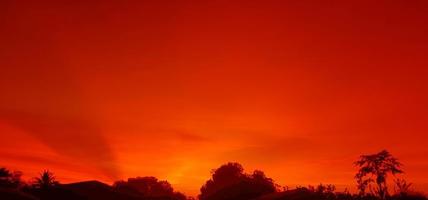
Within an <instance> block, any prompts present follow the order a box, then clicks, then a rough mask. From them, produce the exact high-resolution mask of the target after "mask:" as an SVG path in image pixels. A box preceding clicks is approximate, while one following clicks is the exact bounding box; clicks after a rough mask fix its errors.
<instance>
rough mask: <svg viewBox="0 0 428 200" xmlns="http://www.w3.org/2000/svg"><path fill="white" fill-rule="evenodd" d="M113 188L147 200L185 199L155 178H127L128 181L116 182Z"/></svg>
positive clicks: (167, 184) (165, 182) (166, 183)
mask: <svg viewBox="0 0 428 200" xmlns="http://www.w3.org/2000/svg"><path fill="white" fill-rule="evenodd" d="M113 187H114V188H115V189H116V190H117V191H119V192H122V193H128V194H132V195H134V196H137V197H142V198H147V199H153V198H155V199H171V200H185V199H186V196H184V195H183V194H182V193H179V192H174V189H173V188H172V186H171V184H169V183H168V182H167V181H159V180H158V179H157V178H155V177H137V178H129V179H128V181H117V182H116V183H114V185H113Z"/></svg>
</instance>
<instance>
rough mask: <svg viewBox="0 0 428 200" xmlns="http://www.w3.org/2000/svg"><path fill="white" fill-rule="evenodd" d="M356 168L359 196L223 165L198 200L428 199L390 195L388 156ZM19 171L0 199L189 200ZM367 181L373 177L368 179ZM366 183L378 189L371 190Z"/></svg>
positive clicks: (138, 184)
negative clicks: (28, 177) (27, 176)
mask: <svg viewBox="0 0 428 200" xmlns="http://www.w3.org/2000/svg"><path fill="white" fill-rule="evenodd" d="M354 164H355V165H357V166H358V167H359V170H358V173H357V175H356V179H357V182H358V184H359V185H358V188H359V189H360V190H362V189H364V190H362V191H360V193H359V194H351V193H349V192H348V191H347V190H345V191H344V192H337V191H336V187H335V186H334V185H329V184H327V185H323V184H320V185H318V186H307V187H297V188H296V189H288V187H286V186H285V187H282V188H283V190H280V189H279V188H281V187H280V186H278V185H276V184H275V183H274V181H273V180H272V179H271V178H268V177H266V175H265V174H264V173H263V172H262V171H259V170H255V171H254V172H253V173H251V174H248V173H245V172H244V169H243V167H242V166H241V165H240V164H239V163H227V164H224V165H222V166H220V167H219V168H218V169H215V170H213V171H212V178H211V179H210V180H208V181H207V182H206V183H205V184H204V185H203V186H202V187H201V193H200V194H199V195H198V198H199V200H428V199H427V197H426V196H425V195H423V194H421V193H417V192H414V191H412V190H411V189H410V187H411V185H412V184H411V183H408V182H407V181H406V180H404V179H398V178H397V179H395V193H394V194H392V195H390V193H389V192H388V188H387V186H386V179H387V176H388V175H389V174H392V175H395V174H399V173H403V170H402V169H401V168H400V167H401V164H400V163H399V162H398V160H397V159H396V158H394V157H393V156H392V155H391V154H390V153H389V152H387V151H381V152H380V153H377V154H373V155H362V156H361V157H360V159H359V160H358V161H357V162H355V163H354ZM21 175H22V173H20V172H11V171H10V170H8V169H6V168H0V200H193V199H194V198H192V197H186V196H185V195H184V194H182V193H180V192H177V191H174V189H173V187H172V186H171V184H169V183H168V182H167V181H161V180H158V179H157V178H155V177H137V178H129V179H128V180H127V181H117V182H115V183H114V184H113V185H112V186H110V185H107V184H105V183H101V182H98V181H85V182H78V183H71V184H60V183H59V182H58V181H56V179H55V176H54V174H53V173H52V172H50V171H48V170H45V171H43V172H42V173H41V174H40V176H39V177H36V178H34V179H33V181H32V182H30V183H29V184H26V183H25V182H23V181H21ZM370 176H372V177H373V179H371V178H370ZM371 185H375V186H376V187H378V188H374V189H373V188H372V190H370V191H369V192H366V191H365V190H366V189H370V187H371Z"/></svg>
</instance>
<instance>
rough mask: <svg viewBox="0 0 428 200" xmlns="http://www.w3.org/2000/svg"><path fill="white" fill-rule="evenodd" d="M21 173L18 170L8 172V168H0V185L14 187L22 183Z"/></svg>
mask: <svg viewBox="0 0 428 200" xmlns="http://www.w3.org/2000/svg"><path fill="white" fill-rule="evenodd" d="M21 175H22V173H21V172H19V171H15V172H10V171H9V170H8V169H6V168H4V167H2V168H0V187H8V188H16V187H18V186H20V185H21V184H22V181H21Z"/></svg>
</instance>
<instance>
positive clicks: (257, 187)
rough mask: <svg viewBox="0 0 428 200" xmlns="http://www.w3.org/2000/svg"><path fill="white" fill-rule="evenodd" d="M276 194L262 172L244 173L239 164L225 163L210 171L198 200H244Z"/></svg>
mask: <svg viewBox="0 0 428 200" xmlns="http://www.w3.org/2000/svg"><path fill="white" fill-rule="evenodd" d="M273 192H276V186H275V184H274V183H273V181H272V179H270V178H267V177H266V176H265V174H264V173H263V172H262V171H259V170H256V171H254V172H253V173H252V174H246V173H244V169H243V167H242V166H241V165H240V164H239V163H227V164H225V165H222V166H220V167H219V168H218V169H216V170H213V171H212V178H211V179H210V180H208V181H207V182H206V183H205V184H204V185H203V186H202V187H201V193H200V194H199V199H200V200H245V199H254V198H256V197H259V196H261V195H264V194H268V193H273Z"/></svg>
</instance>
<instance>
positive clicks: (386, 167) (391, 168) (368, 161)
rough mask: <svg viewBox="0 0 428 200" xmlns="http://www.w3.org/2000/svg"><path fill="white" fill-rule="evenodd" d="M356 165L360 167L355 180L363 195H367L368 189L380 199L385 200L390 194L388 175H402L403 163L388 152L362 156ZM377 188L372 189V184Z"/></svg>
mask: <svg viewBox="0 0 428 200" xmlns="http://www.w3.org/2000/svg"><path fill="white" fill-rule="evenodd" d="M355 165H356V166H357V167H359V170H358V172H357V174H356V175H355V179H356V180H357V183H358V189H359V190H360V193H361V194H365V192H366V189H367V187H369V189H371V190H373V191H371V193H373V194H376V195H377V196H378V197H379V198H381V199H385V198H386V197H387V196H388V195H389V193H388V186H387V178H388V174H392V175H396V174H401V173H403V171H402V170H401V163H400V162H398V160H397V159H396V158H395V157H393V156H392V155H391V154H390V153H389V152H388V151H386V150H383V151H381V152H379V153H376V154H371V155H362V156H361V157H360V159H359V160H358V161H356V162H355ZM372 183H375V185H376V187H375V188H372V187H371V184H372Z"/></svg>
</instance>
